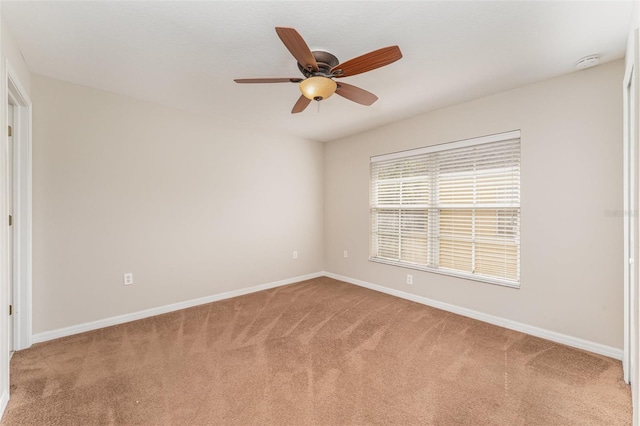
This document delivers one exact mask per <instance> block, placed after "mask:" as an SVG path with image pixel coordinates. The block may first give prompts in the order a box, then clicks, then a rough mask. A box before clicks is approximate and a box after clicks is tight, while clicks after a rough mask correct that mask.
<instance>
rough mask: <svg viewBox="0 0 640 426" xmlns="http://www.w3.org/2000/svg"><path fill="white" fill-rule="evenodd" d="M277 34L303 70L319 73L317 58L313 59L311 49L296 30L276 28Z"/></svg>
mask: <svg viewBox="0 0 640 426" xmlns="http://www.w3.org/2000/svg"><path fill="white" fill-rule="evenodd" d="M276 33H278V37H280V40H282V42H283V43H284V45H285V47H286V48H287V49H289V52H291V54H292V55H293V57H294V58H296V61H298V63H299V64H300V65H302V67H303V68H305V69H308V70H310V71H318V63H317V62H316V58H314V57H313V53H311V49H309V46H307V43H306V42H305V41H304V39H303V38H302V36H301V35H300V34H299V33H298V32H297V31H296V30H294V29H293V28H285V27H276Z"/></svg>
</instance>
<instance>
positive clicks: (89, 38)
mask: <svg viewBox="0 0 640 426" xmlns="http://www.w3.org/2000/svg"><path fill="white" fill-rule="evenodd" d="M631 10H632V2H631V1H623V2H615V1H604V2H578V1H571V2H560V1H551V2H540V1H529V2H515V1H496V2H481V1H474V2H451V1H430V2H415V1H414V2H397V1H387V2H380V1H379V2H361V1H360V2H331V1H314V2H244V1H235V2H219V1H200V2H186V1H174V2H155V1H126V2H121V1H120V2H115V1H113V2H111V1H109V2H92V1H90V2H84V1H72V2H53V1H41V2H27V1H20V2H10V1H2V13H3V16H4V19H5V22H6V24H7V25H8V26H9V27H10V30H11V32H12V33H13V35H14V37H15V39H16V42H17V43H18V45H19V47H20V49H21V51H22V53H23V55H24V58H25V60H26V62H27V65H28V66H29V68H30V70H31V71H32V72H34V73H36V74H41V75H44V76H48V77H53V78H57V79H61V80H65V81H69V82H72V83H76V84H81V85H85V86H89V87H94V88H99V89H104V90H107V91H110V92H115V93H120V94H123V95H128V96H131V97H134V98H138V99H143V100H148V101H153V102H157V103H160V104H163V105H169V106H174V107H177V108H180V109H184V110H190V111H195V112H199V113H204V114H209V115H212V116H216V117H220V118H223V119H226V120H230V121H235V122H239V123H243V125H252V126H255V127H257V128H261V129H271V130H274V131H277V132H282V133H286V134H291V135H297V136H301V137H304V138H307V139H313V140H319V141H329V140H333V139H336V138H340V137H343V136H346V135H350V134H354V133H357V132H360V131H363V130H366V129H370V128H373V127H378V126H381V125H383V124H386V123H389V122H392V121H396V120H398V119H402V118H406V117H411V116H415V115H417V114H420V113H423V112H427V111H431V110H434V109H437V108H441V107H444V106H447V105H451V104H455V103H459V102H462V101H465V100H469V99H474V98H478V97H481V96H485V95H488V94H491V93H495V92H499V91H502V90H507V89H510V88H514V87H518V86H521V85H524V84H528V83H532V82H535V81H539V80H543V79H546V78H550V77H553V76H557V75H561V74H565V73H569V72H572V71H575V61H576V60H578V59H579V58H581V57H583V56H586V55H589V54H594V53H595V54H599V55H601V62H607V61H611V60H614V59H619V58H622V57H623V56H624V51H625V45H626V38H627V30H628V27H629V23H630V17H631ZM276 26H289V27H294V28H296V29H297V30H298V32H300V34H301V35H302V36H303V37H304V38H305V40H306V41H307V44H308V45H309V47H310V48H311V49H312V50H328V51H330V52H332V53H333V54H334V55H336V56H337V57H338V59H340V60H341V61H346V60H348V59H351V58H353V57H355V56H359V55H361V54H363V53H366V52H369V51H371V50H375V49H377V48H380V47H384V46H389V45H395V44H397V45H399V46H400V48H401V50H402V52H403V55H404V57H403V58H402V59H401V60H400V61H398V62H395V63H393V64H391V65H389V66H387V67H384V68H380V69H377V70H374V71H371V72H369V73H366V74H361V75H357V76H353V77H348V78H345V79H344V81H345V82H347V83H350V84H354V85H357V86H359V87H362V88H363V89H366V90H368V91H370V92H373V93H375V94H376V95H378V97H379V100H378V101H377V102H376V103H375V104H374V105H373V106H370V107H365V106H361V105H358V104H356V103H353V102H350V101H348V100H346V99H344V98H342V97H340V96H333V97H331V98H329V99H326V100H325V101H322V102H321V105H320V112H319V113H318V108H317V107H316V105H315V103H312V104H311V105H310V106H309V107H308V108H307V110H305V111H304V112H303V113H301V114H296V115H292V114H290V111H291V108H292V107H293V104H294V103H295V101H296V100H297V98H298V96H299V95H300V92H299V90H298V87H297V85H296V84H291V83H284V84H264V85H258V84H251V85H248V84H245V85H239V84H236V83H234V82H233V79H234V78H248V77H300V76H301V74H300V72H299V71H298V69H297V66H296V61H295V59H293V57H292V56H291V55H290V54H289V52H288V51H287V49H286V48H285V47H284V45H283V44H282V43H281V42H280V39H279V38H278V36H277V35H276V33H275V30H274V27H276Z"/></svg>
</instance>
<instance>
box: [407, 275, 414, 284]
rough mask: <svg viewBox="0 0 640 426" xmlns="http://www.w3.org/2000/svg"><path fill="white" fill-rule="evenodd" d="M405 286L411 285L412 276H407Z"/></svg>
mask: <svg viewBox="0 0 640 426" xmlns="http://www.w3.org/2000/svg"><path fill="white" fill-rule="evenodd" d="M407 284H409V285H413V275H411V274H407Z"/></svg>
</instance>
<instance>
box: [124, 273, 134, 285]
mask: <svg viewBox="0 0 640 426" xmlns="http://www.w3.org/2000/svg"><path fill="white" fill-rule="evenodd" d="M131 284H133V274H132V273H131V272H130V273H128V274H124V285H131Z"/></svg>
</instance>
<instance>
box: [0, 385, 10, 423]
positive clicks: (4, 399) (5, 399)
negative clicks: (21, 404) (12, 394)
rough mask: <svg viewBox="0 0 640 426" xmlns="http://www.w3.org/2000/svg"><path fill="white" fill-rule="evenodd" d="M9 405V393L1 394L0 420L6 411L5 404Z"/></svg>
mask: <svg viewBox="0 0 640 426" xmlns="http://www.w3.org/2000/svg"><path fill="white" fill-rule="evenodd" d="M8 403H9V392H8V391H7V392H3V393H2V396H0V419H2V416H3V415H4V412H5V410H6V409H7V404H8Z"/></svg>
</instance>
